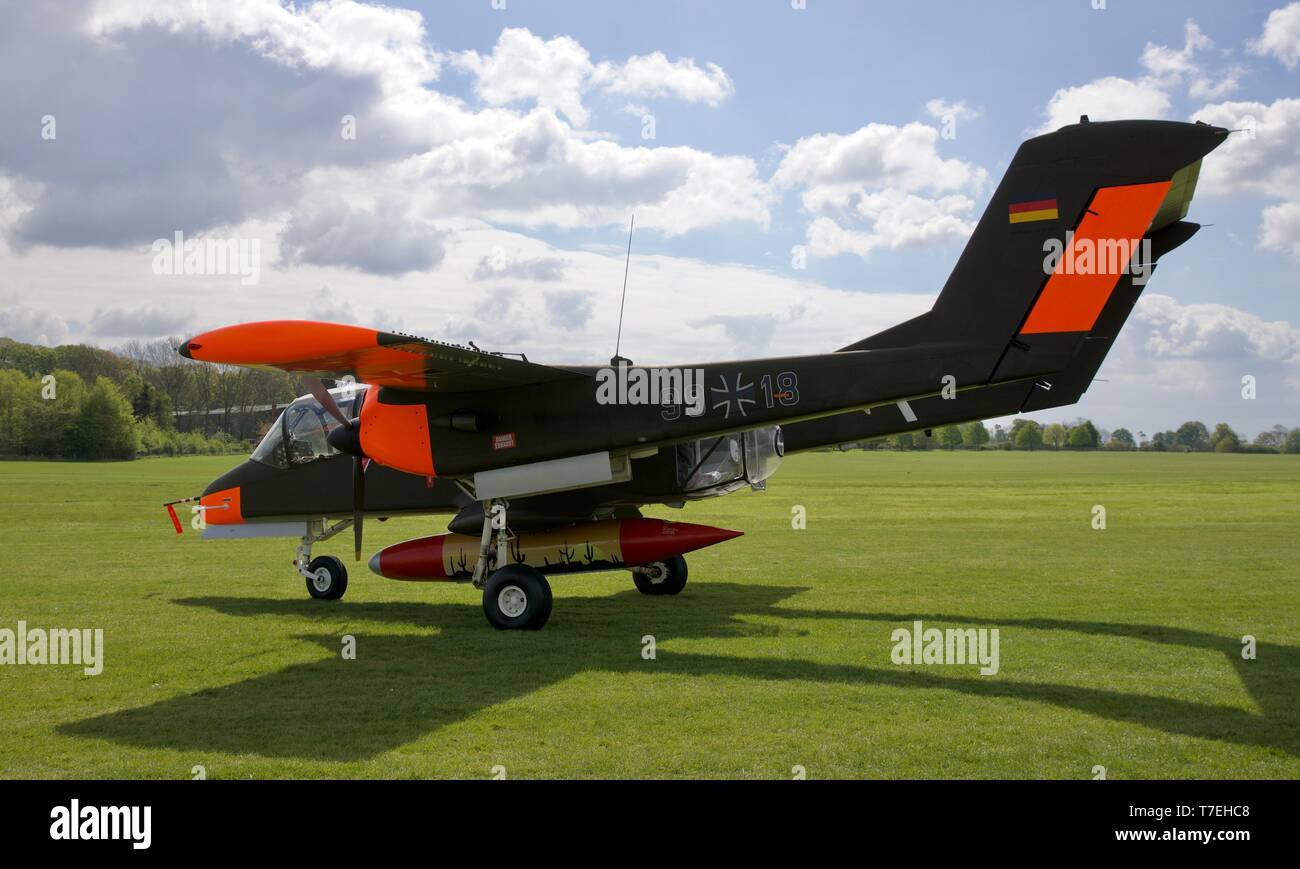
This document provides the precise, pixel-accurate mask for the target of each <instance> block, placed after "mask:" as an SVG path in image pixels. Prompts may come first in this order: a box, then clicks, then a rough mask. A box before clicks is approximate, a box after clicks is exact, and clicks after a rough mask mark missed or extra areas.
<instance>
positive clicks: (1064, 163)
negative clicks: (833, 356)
mask: <svg viewBox="0 0 1300 869" xmlns="http://www.w3.org/2000/svg"><path fill="white" fill-rule="evenodd" d="M1227 134H1228V131H1227V130H1225V129H1223V128H1221V127H1213V126H1209V125H1206V124H1199V123H1198V124H1185V123H1178V122H1174V121H1108V122H1100V123H1087V122H1086V121H1085V122H1083V123H1078V124H1071V125H1069V126H1066V127H1062V128H1061V129H1059V130H1057V131H1056V132H1054V133H1048V134H1046V135H1043V136H1038V137H1036V138H1033V139H1029V140H1028V141H1026V142H1024V143H1023V144H1022V145H1021V146H1020V149H1019V151H1017V152H1016V156H1015V158H1014V159H1013V160H1012V161H1011V165H1010V166H1009V167H1008V168H1007V172H1006V175H1005V176H1003V178H1002V182H1001V183H1000V184H999V185H998V188H997V190H996V191H995V192H994V194H993V198H992V199H991V200H990V201H989V205H988V208H987V209H986V210H985V212H984V215H983V216H982V217H981V218H980V221H979V224H978V225H977V226H976V228H975V232H974V233H973V234H972V235H971V237H970V241H969V242H967V244H966V249H965V250H964V251H963V252H962V255H961V258H960V259H959V260H958V261H957V266H956V268H954V269H953V272H952V274H951V275H950V276H949V278H948V282H947V283H946V284H945V285H944V288H943V292H941V293H940V294H939V298H938V300H937V301H936V302H935V304H934V307H933V308H932V309H931V310H930V311H928V312H926V313H925V314H922V315H921V316H919V317H915V318H913V319H911V320H908V321H907V322H904V323H901V324H899V325H898V326H895V327H893V328H891V329H886V330H885V331H883V332H880V333H878V334H876V335H873V336H871V337H870V338H866V339H864V340H862V341H859V342H857V343H855V344H851V345H849V346H848V347H844V348H842V349H843V350H875V349H882V348H887V347H917V346H921V345H947V346H950V347H961V348H963V352H964V353H965V354H975V355H974V356H973V357H972V358H973V359H975V360H977V361H978V365H979V367H980V369H981V370H987V372H988V378H987V381H986V382H987V383H999V382H1005V381H1008V380H1013V379H1016V378H1018V377H1026V376H1029V375H1031V374H1033V373H1034V372H1042V371H1063V370H1065V369H1066V368H1067V367H1069V365H1070V362H1071V360H1072V359H1073V358H1074V357H1075V355H1076V354H1077V353H1079V352H1080V351H1081V349H1082V348H1083V347H1084V345H1085V339H1086V338H1087V337H1088V336H1089V334H1090V333H1092V332H1093V330H1094V329H1095V328H1097V327H1098V326H1099V325H1105V323H1106V318H1104V316H1103V315H1104V313H1105V311H1106V310H1107V308H1108V306H1109V303H1110V302H1111V301H1112V297H1113V296H1114V291H1115V290H1116V288H1117V286H1118V285H1120V284H1121V283H1125V279H1126V278H1127V277H1128V276H1127V274H1126V273H1127V271H1128V268H1129V260H1128V257H1126V256H1116V254H1117V253H1118V252H1119V251H1120V250H1121V248H1120V245H1121V244H1127V245H1134V244H1135V243H1136V242H1137V241H1139V240H1140V239H1142V238H1144V237H1150V238H1151V239H1152V246H1153V247H1159V246H1161V245H1163V247H1164V249H1165V250H1169V249H1172V247H1175V246H1177V244H1181V243H1182V242H1183V241H1186V240H1187V238H1190V237H1191V234H1192V233H1194V232H1195V225H1194V224H1186V223H1182V222H1181V220H1182V217H1183V216H1185V215H1186V213H1187V205H1188V203H1189V202H1190V200H1191V196H1192V192H1193V191H1194V189H1195V184H1196V175H1197V173H1198V172H1199V167H1200V160H1201V158H1202V157H1203V156H1204V155H1205V154H1207V153H1209V152H1210V151H1212V150H1213V149H1214V148H1216V147H1217V146H1218V145H1219V144H1221V143H1222V142H1223V140H1224V138H1225V137H1226V136H1227ZM1189 227H1190V231H1189ZM1067 233H1068V234H1067ZM1052 245H1056V246H1057V247H1055V248H1053V246H1052ZM1088 249H1091V250H1092V251H1093V252H1094V254H1095V257H1094V261H1093V262H1091V263H1089V265H1088V267H1087V268H1086V269H1084V268H1079V267H1078V266H1080V265H1081V263H1080V262H1079V258H1081V257H1082V254H1083V252H1084V251H1085V250H1088ZM1053 250H1056V251H1060V252H1062V253H1063V254H1064V255H1063V256H1061V257H1060V258H1059V262H1058V263H1057V264H1056V267H1055V269H1054V270H1053V269H1052V268H1051V267H1050V263H1049V262H1048V260H1047V258H1048V254H1049V253H1050V252H1052V251H1053ZM1073 254H1078V255H1079V256H1078V257H1076V256H1074V255H1073ZM1081 272H1086V273H1081ZM1139 292H1140V289H1139ZM1133 300H1134V301H1135V300H1136V296H1134V299H1133ZM1129 307H1131V301H1130V302H1129ZM1125 314H1127V310H1126V309H1125ZM1122 323H1123V318H1122V317H1121V318H1120V319H1119V324H1122ZM1111 325H1112V326H1114V324H1113V322H1112V323H1111ZM1114 328H1115V331H1117V329H1118V327H1117V326H1114ZM1110 337H1113V335H1111V336H1110ZM1104 354H1105V351H1104V350H1102V355H1103V356H1104ZM1100 361H1101V360H1100V358H1098V359H1097V364H1100ZM1093 370H1094V371H1095V367H1094V368H1093ZM1090 377H1091V374H1089V378H1090Z"/></svg>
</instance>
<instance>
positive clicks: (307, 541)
mask: <svg viewBox="0 0 1300 869" xmlns="http://www.w3.org/2000/svg"><path fill="white" fill-rule="evenodd" d="M351 524H352V520H351V519H343V520H341V521H339V522H335V523H334V524H333V525H330V526H329V527H328V528H327V527H326V526H325V521H324V520H323V519H313V520H311V521H310V522H308V523H307V530H306V533H305V534H303V535H302V542H301V543H299V544H298V557H297V558H295V559H294V561H293V566H294V567H296V568H298V573H299V575H300V576H302V578H303V579H304V580H306V582H307V593H308V594H310V595H311V596H312V597H314V598H316V599H317V600H338V599H339V598H341V597H343V593H344V592H345V591H347V590H348V569H347V568H346V567H344V566H343V562H342V561H340V560H339V559H337V558H335V557H334V556H333V555H321V556H318V557H316V558H312V557H311V547H312V545H313V544H316V543H320V542H321V541H322V540H328V539H330V538H331V537H333V536H334V535H335V534H338V533H339V532H340V531H343V530H345V529H346V528H347V527H348V526H349V525H351Z"/></svg>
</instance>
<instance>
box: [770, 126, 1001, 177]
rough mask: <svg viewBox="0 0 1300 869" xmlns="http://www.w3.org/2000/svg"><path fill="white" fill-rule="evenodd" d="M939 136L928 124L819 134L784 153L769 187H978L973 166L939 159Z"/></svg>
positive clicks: (982, 173) (979, 171) (981, 173)
mask: <svg viewBox="0 0 1300 869" xmlns="http://www.w3.org/2000/svg"><path fill="white" fill-rule="evenodd" d="M938 141H939V131H938V130H937V129H935V128H934V127H931V126H929V125H927V124H920V123H911V124H905V125H903V126H901V127H896V126H892V125H890V124H867V125H866V126H865V127H861V128H860V129H858V130H856V131H855V132H852V133H849V134H848V135H841V134H839V133H819V134H817V135H814V136H808V137H806V138H803V139H800V140H799V141H798V142H796V143H795V144H794V146H793V147H791V148H790V150H789V151H787V152H786V154H785V157H784V158H782V160H781V164H780V165H779V166H778V167H777V170H776V173H775V174H774V175H773V176H772V183H773V184H775V185H777V186H778V187H792V186H794V185H796V184H808V185H810V186H814V187H818V186H837V185H850V186H859V187H884V186H889V187H895V188H898V189H901V190H909V191H910V190H956V189H960V188H963V187H970V186H977V185H979V184H982V183H983V181H984V179H985V178H986V177H987V175H986V173H985V171H984V170H983V169H981V168H979V167H978V166H975V165H973V164H970V163H967V162H965V161H962V160H956V159H944V158H943V157H940V156H939V153H938V151H937V150H936V145H937V143H938Z"/></svg>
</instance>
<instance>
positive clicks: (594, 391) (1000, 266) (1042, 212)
mask: <svg viewBox="0 0 1300 869" xmlns="http://www.w3.org/2000/svg"><path fill="white" fill-rule="evenodd" d="M1228 134H1229V131H1228V130H1226V129H1223V128H1221V127H1215V126H1210V125H1206V124H1202V123H1195V124H1189V123H1179V122H1172V121H1110V122H1097V123H1090V122H1088V119H1087V117H1086V116H1085V117H1084V118H1082V119H1081V120H1080V123H1078V124H1071V125H1069V126H1065V127H1062V128H1061V129H1059V130H1057V131H1056V132H1053V133H1048V134H1045V135H1041V136H1038V137H1035V138H1032V139H1029V140H1027V141H1025V142H1023V143H1022V144H1021V146H1020V148H1019V150H1018V151H1017V153H1016V155H1015V157H1014V159H1013V160H1012V161H1011V163H1010V165H1009V167H1008V168H1007V172H1006V175H1005V176H1004V177H1003V179H1002V181H1001V182H1000V183H999V185H998V187H997V190H996V191H995V192H994V193H993V196H992V198H991V200H990V201H989V204H988V207H987V209H986V210H985V212H984V214H983V216H982V217H981V219H980V221H979V223H978V225H977V226H976V228H975V231H974V232H973V234H972V235H971V237H970V240H969V241H968V243H967V244H966V247H965V249H964V251H963V252H962V254H961V257H960V258H959V259H958V261H957V265H956V267H955V268H954V270H953V272H952V274H951V276H950V277H949V278H948V281H947V283H946V284H945V285H944V287H943V290H942V292H941V293H940V294H939V296H938V299H937V300H936V302H935V303H934V306H933V308H932V309H931V310H930V311H928V312H926V313H924V314H921V315H920V316H918V317H915V318H913V319H911V320H908V321H906V322H904V323H901V324H899V325H897V326H894V327H892V328H890V329H886V330H885V331H883V332H880V333H878V334H875V335H872V336H870V337H867V338H863V339H862V340H860V341H857V342H855V343H853V344H850V345H848V346H847V347H842V348H840V349H839V350H837V351H835V352H832V353H818V354H813V355H803V356H787V357H778V358H764V359H745V360H740V361H726V362H703V363H691V364H686V365H676V366H645V365H634V364H632V363H631V362H630V361H629V360H627V359H624V358H622V357H620V356H618V355H617V351H616V353H615V357H614V358H613V359H611V360H610V364H609V365H608V366H575V365H560V366H555V365H541V364H538V363H536V362H532V361H530V360H529V359H527V357H524V356H518V357H517V358H516V355H511V354H504V353H497V352H486V351H482V350H479V349H478V348H476V347H474V346H469V347H464V346H459V345H455V344H450V343H443V342H440V341H431V340H426V339H423V338H417V337H413V336H410V335H404V334H397V333H392V332H384V331H378V330H374V329H367V328H361V327H358V326H351V325H342V324H334V323H318V322H308V321H271V322H258V323H247V324H243V325H236V326H229V327H225V328H220V329H216V330H213V331H210V332H206V333H204V334H201V335H198V336H196V337H194V338H193V339H191V340H189V341H187V342H185V343H184V344H183V345H182V346H181V347H180V348H179V352H180V353H181V354H182V355H183V356H185V357H187V358H189V359H193V360H198V361H203V362H213V363H223V364H231V365H244V366H269V367H273V368H279V369H282V370H285V371H290V372H296V373H299V374H302V375H304V376H305V377H306V378H307V380H306V382H307V384H308V386H309V388H310V391H311V394H310V395H308V396H304V397H302V398H299V399H298V400H297V401H295V402H293V403H292V404H291V405H289V407H288V408H287V409H286V410H285V411H284V413H283V414H281V416H280V418H279V419H278V420H277V421H276V422H275V424H274V425H273V426H272V427H271V428H270V430H269V431H268V432H267V434H266V436H265V438H264V439H263V440H262V442H261V443H260V444H259V445H258V447H257V448H256V450H255V451H254V452H253V454H252V456H251V458H250V459H249V460H248V461H245V462H244V463H243V464H241V465H239V466H238V467H236V468H235V469H233V470H232V471H230V472H229V473H227V474H225V475H223V476H222V477H220V478H218V479H217V480H216V481H214V482H213V483H212V484H211V485H209V486H208V487H207V489H206V491H205V492H204V493H203V495H202V496H200V497H198V498H196V499H185V501H197V502H198V503H197V504H196V505H195V506H194V508H193V509H195V510H197V511H199V512H200V513H201V514H202V517H203V519H204V522H205V524H206V531H205V532H204V535H205V537H217V538H232V537H261V536H289V537H297V538H299V545H298V557H297V560H296V562H295V564H296V566H297V569H298V572H299V574H300V575H301V576H303V577H304V578H305V581H306V585H307V589H308V592H309V593H310V594H311V595H312V597H315V598H322V599H337V598H339V597H340V596H342V594H343V593H344V591H345V590H346V588H347V571H346V568H345V567H344V565H343V562H342V561H340V560H339V559H338V558H335V557H332V556H321V557H317V558H312V555H311V550H312V546H313V544H316V543H319V542H321V541H323V540H326V539H328V538H329V537H331V536H333V535H334V534H337V533H339V532H341V531H343V530H346V529H347V528H348V527H349V526H350V527H351V528H352V529H353V534H354V543H355V550H356V557H357V559H358V560H360V557H361V548H362V527H363V520H364V517H365V516H367V515H371V516H377V517H380V518H386V517H389V516H395V515H404V514H438V513H442V514H454V516H453V518H452V519H451V521H450V523H449V525H448V529H449V530H448V533H446V534H439V535H434V536H430V537H423V538H418V539H416V540H410V541H406V542H404V543H399V544H396V545H394V546H390V547H388V548H386V549H384V550H382V551H380V552H379V553H376V554H375V555H374V557H372V558H371V559H370V567H371V569H372V570H374V571H375V572H376V573H378V574H380V575H383V576H386V577H390V578H394V579H408V580H447V579H449V580H466V581H469V582H472V583H473V585H474V586H475V587H476V588H478V589H481V591H482V595H483V609H484V612H485V614H486V615H487V619H488V621H489V623H491V624H492V625H493V626H495V627H497V628H501V629H538V628H541V627H542V626H543V625H544V624H545V623H546V621H547V619H548V618H549V617H550V613H551V602H552V597H551V589H550V585H549V584H548V581H547V578H546V577H547V576H548V575H555V574H563V573H566V572H574V571H584V570H601V569H628V570H631V572H632V574H633V579H634V582H635V584H636V587H637V588H638V589H639V590H641V591H642V592H643V593H646V594H653V595H673V594H676V593H678V592H680V591H681V590H682V587H683V586H684V585H685V583H686V578H687V568H686V562H685V559H684V558H683V557H682V556H683V553H686V552H690V551H692V550H695V549H699V548H701V547H703V546H709V545H712V544H714V543H718V542H721V541H722V540H726V539H729V538H731V537H735V536H737V535H738V534H739V533H740V532H736V531H729V530H726V529H721V528H713V527H710V526H703V525H695V524H691V523H683V522H668V521H664V520H658V519H648V518H644V517H642V516H641V513H640V508H641V507H642V506H645V505H648V504H666V505H668V506H671V507H682V506H684V505H685V504H686V503H687V502H690V501H694V500H698V499H701V498H711V497H716V496H718V495H724V494H727V493H730V492H734V491H736V490H738V489H741V488H744V487H746V486H749V487H752V488H755V489H761V488H763V486H764V485H765V483H764V481H765V480H766V479H767V478H768V477H769V476H770V475H771V474H772V473H773V472H774V471H775V470H776V469H777V467H778V465H779V464H780V461H781V457H782V456H783V455H784V454H785V453H787V452H796V451H800V450H808V449H813V448H817V447H825V446H828V445H836V444H842V443H846V442H852V441H859V440H863V439H867V438H873V437H877V436H881V435H888V434H893V433H899V432H907V431H916V430H928V429H931V428H933V427H936V426H943V425H949V424H953V423H960V422H967V421H971V420H980V419H987V418H990V417H995V416H1005V415H1009V414H1014V413H1021V412H1029V411H1039V410H1043V409H1046V408H1050V407H1058V406H1062V405H1069V404H1073V403H1074V402H1076V401H1078V400H1079V398H1080V396H1081V395H1082V394H1083V393H1084V391H1085V390H1086V389H1087V388H1088V386H1089V384H1090V383H1091V382H1092V379H1093V377H1094V375H1095V374H1096V372H1097V369H1098V368H1099V366H1100V365H1101V362H1102V360H1103V359H1104V358H1105V356H1106V353H1107V351H1108V350H1109V349H1110V347H1111V345H1112V343H1113V342H1114V340H1115V337H1116V336H1117V334H1118V333H1119V330H1120V328H1121V326H1122V325H1123V324H1124V321H1125V319H1126V318H1127V316H1128V314H1129V311H1130V310H1131V309H1132V307H1133V305H1134V304H1135V303H1136V301H1137V298H1138V296H1139V294H1140V293H1141V291H1142V288H1143V286H1144V285H1145V282H1146V277H1147V276H1149V275H1150V272H1151V269H1152V268H1153V267H1154V265H1155V262H1156V260H1158V259H1159V258H1161V257H1162V256H1164V255H1165V254H1166V253H1168V252H1169V251H1171V250H1173V249H1174V248H1176V247H1178V246H1179V245H1181V244H1183V243H1184V242H1186V241H1187V240H1188V239H1190V238H1191V237H1192V236H1193V235H1194V234H1195V233H1196V231H1197V230H1198V229H1199V228H1200V227H1199V225H1198V224H1196V223H1191V222H1188V221H1187V220H1185V219H1184V218H1185V217H1186V215H1187V212H1188V206H1189V204H1190V202H1191V199H1192V194H1193V193H1194V191H1195V187H1196V180H1197V176H1198V173H1199V171H1200V165H1201V159H1202V157H1204V156H1205V155H1206V154H1208V153H1209V152H1210V151H1212V150H1214V149H1215V148H1216V147H1218V145H1219V144H1221V143H1222V142H1223V141H1224V140H1225V138H1226V137H1227V136H1228ZM323 379H332V380H334V381H335V386H334V388H332V389H330V388H327V387H326V384H325V383H324V382H323ZM340 380H341V381H343V384H342V385H341V386H340V385H339V381H340ZM349 459H350V461H349ZM349 478H350V483H349ZM177 503H182V502H172V504H177ZM168 510H169V511H173V516H172V518H173V521H174V522H176V527H177V530H178V531H179V530H180V524H179V522H177V521H176V518H175V514H174V508H173V507H172V506H171V505H168Z"/></svg>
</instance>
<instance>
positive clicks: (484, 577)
mask: <svg viewBox="0 0 1300 869" xmlns="http://www.w3.org/2000/svg"><path fill="white" fill-rule="evenodd" d="M507 506H508V504H507V503H506V502H505V501H504V500H502V501H494V500H492V499H490V498H489V499H488V500H486V501H484V502H483V536H482V538H481V541H480V544H479V552H478V561H476V562H475V563H474V574H473V582H474V587H475V588H478V589H482V591H483V614H484V615H486V616H487V620H488V624H490V625H492V627H494V628H496V629H497V630H500V631H536V630H540V629H541V628H542V626H543V625H545V624H546V621H547V619H549V618H550V617H551V602H552V596H551V584H550V583H549V582H547V581H546V577H545V576H543V575H542V572H541V571H540V570H538V569H537V568H535V567H529V566H528V565H527V564H511V563H510V541H511V540H513V539H514V535H512V534H511V533H510V527H509V525H507V523H506V508H507Z"/></svg>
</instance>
